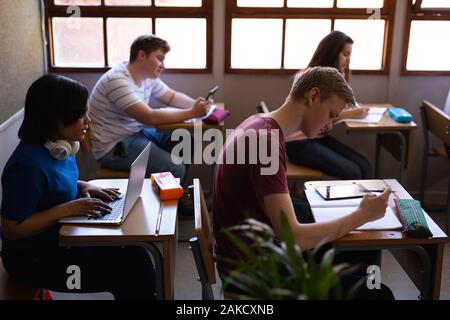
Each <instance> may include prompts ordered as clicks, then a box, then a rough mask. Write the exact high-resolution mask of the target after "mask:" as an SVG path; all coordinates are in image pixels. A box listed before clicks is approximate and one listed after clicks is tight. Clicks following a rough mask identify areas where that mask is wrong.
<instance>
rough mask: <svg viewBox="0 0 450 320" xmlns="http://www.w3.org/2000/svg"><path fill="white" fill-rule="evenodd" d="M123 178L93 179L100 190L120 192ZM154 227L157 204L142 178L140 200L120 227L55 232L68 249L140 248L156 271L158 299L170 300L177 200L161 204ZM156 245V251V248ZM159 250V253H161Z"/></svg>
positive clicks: (68, 228)
mask: <svg viewBox="0 0 450 320" xmlns="http://www.w3.org/2000/svg"><path fill="white" fill-rule="evenodd" d="M127 181H128V180H127V179H108V180H94V181H91V182H90V183H92V184H94V185H97V186H100V187H103V188H108V187H117V188H120V192H122V193H124V192H125V190H126V187H127ZM163 204H164V207H163V211H162V215H161V219H160V220H161V221H160V223H159V225H160V228H159V235H158V234H157V233H156V229H157V226H158V213H159V208H160V201H159V198H158V196H157V195H156V194H155V193H154V192H153V190H152V188H151V184H150V179H145V181H144V187H143V189H142V194H141V197H140V198H139V199H138V201H137V202H136V204H135V206H134V208H133V209H132V211H131V212H130V214H129V215H128V217H127V218H126V220H125V221H124V223H123V224H122V225H120V226H93V225H90V226H88V225H68V224H66V225H63V226H62V227H61V229H60V231H59V240H60V245H62V246H67V247H72V246H140V247H143V248H145V249H146V250H147V251H148V252H149V254H151V255H152V256H153V258H154V261H155V269H156V294H157V298H158V299H162V298H166V299H173V288H174V271H175V256H176V246H177V241H178V230H177V201H164V203H163ZM156 244H159V245H160V248H158V247H157V246H156ZM161 249H162V252H161Z"/></svg>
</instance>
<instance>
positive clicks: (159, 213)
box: [155, 201, 163, 236]
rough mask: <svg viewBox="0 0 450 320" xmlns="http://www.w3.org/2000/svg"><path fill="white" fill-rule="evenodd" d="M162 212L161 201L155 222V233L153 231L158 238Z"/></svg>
mask: <svg viewBox="0 0 450 320" xmlns="http://www.w3.org/2000/svg"><path fill="white" fill-rule="evenodd" d="M162 211H163V202H162V201H161V202H160V205H159V212H158V218H157V220H156V231H155V235H156V236H159V229H160V228H161V220H162Z"/></svg>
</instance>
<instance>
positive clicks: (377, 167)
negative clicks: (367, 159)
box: [375, 134, 381, 179]
mask: <svg viewBox="0 0 450 320" xmlns="http://www.w3.org/2000/svg"><path fill="white" fill-rule="evenodd" d="M380 152H381V136H380V135H379V134H377V142H376V145H375V178H377V179H378V178H379V177H380Z"/></svg>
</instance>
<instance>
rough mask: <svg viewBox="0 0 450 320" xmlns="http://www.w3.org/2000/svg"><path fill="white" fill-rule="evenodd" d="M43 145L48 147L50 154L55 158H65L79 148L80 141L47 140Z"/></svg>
mask: <svg viewBox="0 0 450 320" xmlns="http://www.w3.org/2000/svg"><path fill="white" fill-rule="evenodd" d="M44 147H46V148H47V149H48V151H49V152H50V154H51V155H52V156H53V158H55V159H56V160H65V159H67V158H68V157H70V156H71V155H74V154H76V153H77V152H78V150H80V143H79V142H78V141H66V140H56V141H50V140H47V142H46V143H45V144H44Z"/></svg>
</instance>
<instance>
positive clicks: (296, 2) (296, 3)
mask: <svg viewBox="0 0 450 320" xmlns="http://www.w3.org/2000/svg"><path fill="white" fill-rule="evenodd" d="M287 6H288V7H289V8H332V7H333V0H314V1H311V0H288V2H287Z"/></svg>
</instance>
